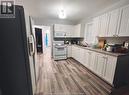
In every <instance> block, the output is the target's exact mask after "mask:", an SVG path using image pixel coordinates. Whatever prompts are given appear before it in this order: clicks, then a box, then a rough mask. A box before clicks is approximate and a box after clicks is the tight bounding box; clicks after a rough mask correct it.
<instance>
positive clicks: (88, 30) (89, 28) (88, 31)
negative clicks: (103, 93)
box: [84, 23, 95, 44]
mask: <svg viewBox="0 0 129 95" xmlns="http://www.w3.org/2000/svg"><path fill="white" fill-rule="evenodd" d="M94 35H95V34H94V33H93V23H87V24H86V25H85V37H84V38H85V40H86V41H87V42H88V43H89V44H90V43H93V42H94V37H93V36H94Z"/></svg>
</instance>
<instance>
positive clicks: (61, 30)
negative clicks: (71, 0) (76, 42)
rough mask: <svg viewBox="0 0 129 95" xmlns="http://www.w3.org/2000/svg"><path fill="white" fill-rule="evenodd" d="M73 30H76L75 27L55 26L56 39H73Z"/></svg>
mask: <svg viewBox="0 0 129 95" xmlns="http://www.w3.org/2000/svg"><path fill="white" fill-rule="evenodd" d="M73 30H74V27H73V25H62V24H55V25H54V36H55V37H71V36H72V33H73Z"/></svg>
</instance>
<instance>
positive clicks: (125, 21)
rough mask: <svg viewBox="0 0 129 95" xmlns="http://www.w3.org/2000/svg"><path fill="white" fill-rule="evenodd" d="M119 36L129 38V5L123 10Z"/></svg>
mask: <svg viewBox="0 0 129 95" xmlns="http://www.w3.org/2000/svg"><path fill="white" fill-rule="evenodd" d="M119 36H129V5H128V6H125V7H123V8H122V16H121V22H120V30H119Z"/></svg>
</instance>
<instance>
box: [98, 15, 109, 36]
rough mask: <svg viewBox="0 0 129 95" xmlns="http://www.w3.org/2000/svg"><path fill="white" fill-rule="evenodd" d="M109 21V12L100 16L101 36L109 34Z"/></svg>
mask: <svg viewBox="0 0 129 95" xmlns="http://www.w3.org/2000/svg"><path fill="white" fill-rule="evenodd" d="M108 23H109V13H106V14H104V15H102V16H100V30H99V31H100V32H99V36H100V37H105V36H107V31H108Z"/></svg>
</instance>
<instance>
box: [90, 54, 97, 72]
mask: <svg viewBox="0 0 129 95" xmlns="http://www.w3.org/2000/svg"><path fill="white" fill-rule="evenodd" d="M95 57H96V53H95V52H91V55H90V69H91V70H92V71H93V72H95V63H96V59H95Z"/></svg>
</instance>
